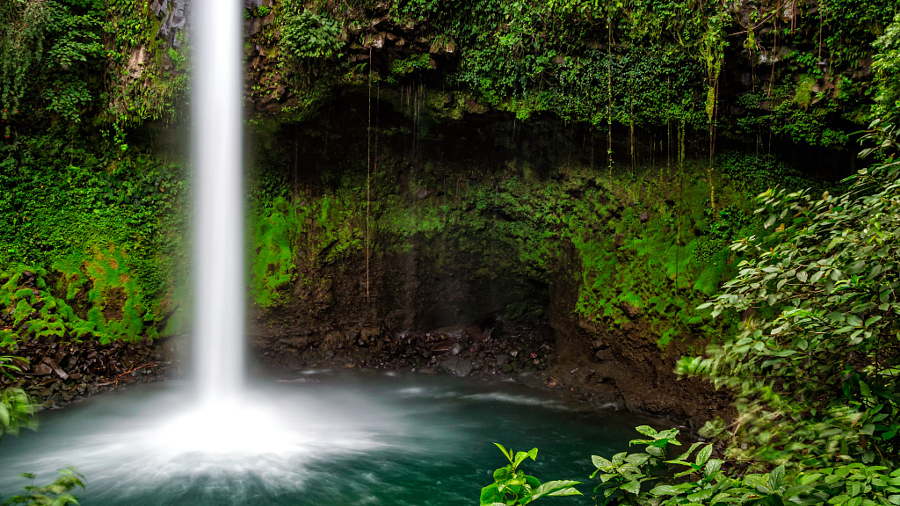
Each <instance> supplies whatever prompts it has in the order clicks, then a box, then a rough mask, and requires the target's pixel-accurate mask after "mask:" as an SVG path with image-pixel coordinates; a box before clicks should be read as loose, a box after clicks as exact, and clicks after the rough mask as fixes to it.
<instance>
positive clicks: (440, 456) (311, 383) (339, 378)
mask: <svg viewBox="0 0 900 506" xmlns="http://www.w3.org/2000/svg"><path fill="white" fill-rule="evenodd" d="M185 389H186V387H185V386H184V385H178V384H165V385H148V386H140V387H134V388H130V389H127V390H124V391H119V392H113V393H110V394H106V395H102V396H98V397H96V398H93V399H90V400H88V401H87V402H85V403H83V404H81V405H77V406H72V407H70V408H67V409H65V410H62V411H58V412H46V413H42V414H41V417H40V418H41V427H40V429H39V431H38V432H37V433H34V434H32V433H28V434H23V435H21V436H20V437H18V438H14V437H9V438H4V439H3V443H2V445H0V469H2V472H0V496H8V495H9V494H10V493H13V492H16V491H17V490H21V486H22V485H24V484H25V483H26V482H25V481H24V480H22V479H20V478H16V477H15V476H16V474H17V473H22V472H33V473H37V474H38V475H39V478H38V480H39V481H38V483H43V482H46V481H49V480H51V479H52V478H53V474H54V470H55V469H58V468H60V467H65V466H68V465H74V466H76V467H77V468H78V470H79V471H81V472H82V473H84V474H85V475H86V476H87V480H88V489H87V491H84V492H81V493H80V494H79V497H81V498H82V499H83V500H82V504H84V505H85V506H90V505H114V504H116V505H117V504H123V505H124V504H128V505H172V504H184V505H188V504H191V505H205V504H209V505H213V504H215V505H218V504H248V505H249V504H253V505H257V504H273V505H276V504H285V505H287V504H291V505H298V504H309V505H313V504H314V505H355V504H359V505H362V504H383V505H451V504H462V503H472V502H474V501H477V497H478V491H479V489H480V487H481V486H484V485H487V484H488V483H490V482H491V477H490V473H491V471H492V470H493V469H494V468H496V467H499V466H501V465H503V464H504V462H503V457H502V455H501V454H500V452H499V451H497V450H496V448H494V446H493V445H492V444H491V443H492V442H494V441H497V442H501V443H503V444H504V445H506V446H508V447H513V448H514V449H516V450H527V449H529V448H531V447H533V446H538V447H539V448H540V455H539V458H538V462H537V463H536V464H531V465H530V467H528V468H526V469H527V470H529V471H532V472H534V474H535V475H537V476H538V477H539V478H541V479H544V480H550V479H560V478H573V479H581V480H585V481H586V478H587V475H588V474H589V472H590V470H591V469H590V467H591V466H590V455H591V454H592V453H600V454H610V453H613V452H615V451H621V450H622V449H624V448H625V446H626V442H627V441H628V439H631V438H632V436H633V435H634V432H633V430H632V429H631V427H633V426H634V425H636V424H638V423H640V421H639V420H634V416H631V415H629V416H627V417H626V416H625V415H624V414H620V413H615V412H586V411H584V410H583V409H582V407H580V406H578V405H575V406H572V405H567V404H566V403H565V402H563V401H561V400H560V399H559V398H556V397H554V396H552V395H550V394H546V393H541V392H535V391H530V390H525V389H522V388H520V387H519V386H517V385H510V384H498V383H490V384H488V383H481V382H471V381H461V380H457V379H455V378H450V377H444V376H426V375H412V374H397V373H390V374H377V373H355V374H350V373H347V374H336V373H331V372H327V371H304V374H298V375H297V376H295V377H284V378H279V379H278V380H271V379H270V380H267V381H265V382H257V384H255V385H253V386H251V387H250V388H249V389H248V390H247V393H246V394H245V395H244V397H243V398H240V399H236V400H235V401H234V402H229V403H227V404H220V405H216V406H209V405H207V406H206V407H205V408H204V409H198V408H196V407H191V406H189V405H188V402H187V401H185V398H187V397H189V396H188V395H187V394H186V393H185ZM583 490H584V491H586V492H587V491H588V490H589V487H587V486H585V487H583ZM585 500H586V501H587V502H583V501H585ZM556 502H557V503H558V504H580V503H584V504H590V503H591V502H590V500H588V499H582V500H578V499H567V500H557V501H556Z"/></svg>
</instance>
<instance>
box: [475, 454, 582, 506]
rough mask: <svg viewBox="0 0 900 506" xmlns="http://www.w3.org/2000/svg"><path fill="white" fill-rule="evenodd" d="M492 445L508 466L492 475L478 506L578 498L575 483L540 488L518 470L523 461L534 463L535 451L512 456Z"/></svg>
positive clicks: (538, 484) (530, 477)
mask: <svg viewBox="0 0 900 506" xmlns="http://www.w3.org/2000/svg"><path fill="white" fill-rule="evenodd" d="M494 444H495V445H497V447H498V448H500V451H501V452H503V456H504V457H506V458H507V459H508V460H509V464H507V465H506V466H503V467H501V468H500V469H497V470H496V471H494V483H493V484H492V485H488V486H486V487H484V488H483V489H481V498H480V501H479V502H480V504H481V506H511V505H519V504H529V503H531V502H534V501H536V500H538V499H540V498H541V497H567V496H572V495H581V492H579V491H577V490H575V488H574V487H573V486H574V485H578V484H579V483H578V482H577V481H570V480H557V481H548V482H547V483H543V484H542V483H541V482H540V481H539V480H538V479H537V478H535V477H534V476H530V475H527V474H525V472H524V471H520V470H519V465H521V464H522V463H523V462H525V460H526V459H528V458H530V459H531V460H537V452H538V450H537V448H532V449H531V450H530V451H527V452H516V453H515V454H513V451H512V450H507V449H506V448H504V447H503V445H500V444H498V443H494Z"/></svg>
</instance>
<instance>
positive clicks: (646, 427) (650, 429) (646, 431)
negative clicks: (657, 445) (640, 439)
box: [634, 425, 658, 437]
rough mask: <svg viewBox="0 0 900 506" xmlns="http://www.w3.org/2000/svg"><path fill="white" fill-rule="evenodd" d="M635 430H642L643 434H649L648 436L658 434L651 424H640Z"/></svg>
mask: <svg viewBox="0 0 900 506" xmlns="http://www.w3.org/2000/svg"><path fill="white" fill-rule="evenodd" d="M634 430H636V431H638V432H640V433H641V434H643V435H645V436H648V437H656V435H657V434H658V432H657V431H656V429H654V428H653V427H651V426H649V425H639V426H637V427H635V428H634Z"/></svg>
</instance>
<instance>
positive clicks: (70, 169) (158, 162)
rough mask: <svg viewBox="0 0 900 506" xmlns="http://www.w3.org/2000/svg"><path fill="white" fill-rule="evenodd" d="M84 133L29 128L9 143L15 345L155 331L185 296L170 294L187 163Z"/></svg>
mask: <svg viewBox="0 0 900 506" xmlns="http://www.w3.org/2000/svg"><path fill="white" fill-rule="evenodd" d="M85 142H86V141H79V144H78V145H76V144H75V139H74V138H73V139H72V141H71V143H70V144H66V143H63V142H60V141H59V140H57V139H54V138H51V137H29V138H20V139H19V141H18V142H17V143H15V144H12V145H9V146H3V147H2V148H0V189H2V197H0V211H2V213H3V215H4V216H5V217H6V218H7V219H5V220H4V221H3V223H2V225H0V271H2V272H3V274H2V277H0V279H2V281H0V285H2V288H0V306H2V307H3V308H5V309H6V310H7V311H12V312H13V317H12V321H10V322H9V327H5V328H3V329H0V335H2V341H3V343H4V344H5V345H7V346H13V347H14V346H15V342H16V341H17V340H19V339H24V338H26V337H27V336H32V337H39V336H56V337H58V338H62V337H68V338H72V339H76V338H86V337H85V336H87V337H93V338H97V339H99V340H100V341H103V342H108V341H110V340H112V339H122V338H124V339H128V340H134V339H138V338H139V337H145V336H149V337H153V336H155V335H156V328H155V322H156V321H158V320H159V319H160V318H161V313H163V312H165V311H166V310H169V309H171V307H172V306H174V305H176V304H177V303H173V302H172V301H171V300H165V299H166V298H167V297H170V296H172V294H173V290H176V289H177V287H173V286H172V279H174V277H175V276H174V272H175V271H176V269H183V268H185V266H184V264H185V262H186V261H185V259H184V252H183V249H184V243H185V241H184V238H183V237H182V235H181V233H180V232H179V230H180V229H182V228H184V220H185V218H184V215H183V209H184V202H183V199H184V196H185V195H184V193H185V187H186V183H185V181H184V179H183V174H182V172H181V169H180V166H179V165H177V164H172V163H167V162H165V161H164V160H162V159H159V158H156V157H153V156H151V155H147V154H144V153H139V152H137V151H136V150H134V149H130V150H129V151H122V150H121V149H120V147H118V146H116V144H115V142H114V141H105V142H101V143H100V146H107V151H106V152H103V151H102V150H96V149H87V148H85ZM48 173H52V174H54V175H53V176H52V177H48ZM26 271H28V272H30V273H31V275H30V276H25V275H24V273H25V272H26Z"/></svg>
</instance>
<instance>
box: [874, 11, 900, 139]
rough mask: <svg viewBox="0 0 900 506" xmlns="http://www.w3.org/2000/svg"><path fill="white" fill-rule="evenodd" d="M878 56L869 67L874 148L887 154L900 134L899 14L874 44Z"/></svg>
mask: <svg viewBox="0 0 900 506" xmlns="http://www.w3.org/2000/svg"><path fill="white" fill-rule="evenodd" d="M875 48H876V49H878V55H877V56H876V57H875V61H874V63H873V64H872V68H873V69H874V70H875V75H876V77H875V84H876V95H875V105H874V108H873V116H874V117H875V119H874V120H873V122H872V124H871V125H870V128H872V129H874V130H875V135H874V137H875V139H876V140H877V141H878V142H877V147H879V148H881V149H882V150H886V151H888V150H890V148H891V147H894V146H896V145H897V138H898V136H900V132H898V131H897V128H898V127H897V125H900V84H898V82H900V14H897V17H895V18H894V22H893V23H891V24H890V25H889V26H888V28H887V30H886V31H885V33H884V35H882V36H881V37H880V38H879V39H878V40H877V41H876V43H875Z"/></svg>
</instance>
